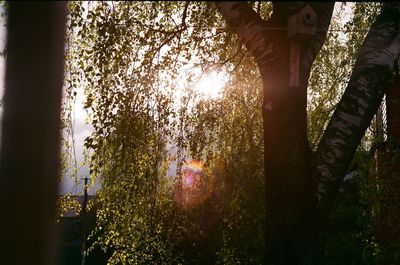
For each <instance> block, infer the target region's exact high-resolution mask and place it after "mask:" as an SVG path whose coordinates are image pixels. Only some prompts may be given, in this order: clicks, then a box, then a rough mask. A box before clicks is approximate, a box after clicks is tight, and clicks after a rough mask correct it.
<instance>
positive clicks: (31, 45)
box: [0, 1, 66, 265]
mask: <svg viewBox="0 0 400 265" xmlns="http://www.w3.org/2000/svg"><path fill="white" fill-rule="evenodd" d="M65 17H66V2H18V1H11V2H9V13H8V36H7V58H6V59H7V60H6V87H5V99H4V114H3V121H2V139H1V161H0V212H1V216H2V217H1V218H0V234H1V239H0V242H1V243H0V253H1V255H0V256H1V263H2V264H16V265H17V264H18V265H26V264H34V265H39V264H40V265H43V264H55V263H56V241H55V239H56V238H55V230H54V222H55V203H56V194H57V182H58V179H59V166H60V160H59V153H60V135H61V131H60V110H61V91H62V80H63V66H64V65H63V63H64V35H65Z"/></svg>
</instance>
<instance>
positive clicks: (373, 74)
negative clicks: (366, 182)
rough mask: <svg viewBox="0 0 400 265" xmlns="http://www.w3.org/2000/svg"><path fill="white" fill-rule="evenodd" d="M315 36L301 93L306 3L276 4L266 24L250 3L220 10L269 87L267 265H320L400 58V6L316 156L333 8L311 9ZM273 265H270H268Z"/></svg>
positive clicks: (370, 42) (366, 51)
mask: <svg viewBox="0 0 400 265" xmlns="http://www.w3.org/2000/svg"><path fill="white" fill-rule="evenodd" d="M310 5H311V7H312V8H313V10H314V11H315V12H316V14H317V22H316V23H317V30H316V32H317V33H316V35H315V36H313V37H312V38H310V39H303V40H300V41H299V43H298V45H299V47H300V54H299V56H300V69H299V72H300V77H299V86H298V87H291V86H290V85H289V75H290V71H289V67H290V66H289V62H290V40H289V39H288V38H287V37H286V36H287V31H286V28H287V20H288V17H289V16H290V15H292V14H294V13H295V12H297V11H298V10H299V8H301V7H302V6H304V3H299V2H297V3H293V2H292V3H274V6H273V14H272V16H271V18H270V19H269V20H268V21H264V20H263V19H261V18H260V16H259V15H258V14H257V13H256V12H254V11H253V10H252V9H251V8H250V6H249V5H248V4H246V3H243V2H216V6H217V8H218V10H219V11H220V13H221V14H222V16H223V17H224V18H225V19H226V21H227V23H228V25H229V27H230V28H231V29H232V30H233V31H234V32H235V33H236V34H237V35H238V37H239V39H240V41H242V42H243V43H244V44H245V45H246V48H247V49H248V50H249V51H250V53H251V54H252V56H253V57H254V59H255V61H256V62H257V65H258V68H259V71H260V74H261V78H262V80H263V90H264V103H263V109H262V112H263V118H264V148H265V177H266V185H267V186H266V214H267V216H266V220H267V223H266V234H265V239H266V258H267V262H269V263H270V264H321V263H322V254H323V248H322V246H323V244H322V243H323V240H322V239H323V233H324V230H323V228H324V227H323V224H324V222H325V220H326V218H327V217H328V214H329V210H330V207H331V205H332V203H333V200H334V199H335V196H336V193H337V190H338V187H339V185H340V183H341V182H342V179H343V176H344V174H345V171H346V169H347V167H348V165H349V163H350V162H351V159H352V156H353V154H354V152H355V150H356V147H357V146H358V144H359V142H360V140H361V137H362V136H363V134H364V132H365V130H366V129H367V127H368V125H369V123H370V121H371V119H372V116H373V115H374V114H375V112H376V110H377V108H378V106H379V104H380V102H381V100H382V97H383V94H384V93H385V89H386V87H387V84H388V81H389V79H390V77H391V72H392V69H393V63H394V60H395V59H397V58H398V56H399V47H400V46H399V36H398V34H399V29H398V26H399V18H400V14H399V5H398V4H385V5H384V8H383V10H382V14H381V15H380V16H379V17H378V18H377V20H376V22H375V23H374V24H373V26H372V27H371V30H370V33H369V34H368V36H367V37H366V39H365V41H364V44H363V46H362V48H361V50H360V52H359V56H358V59H357V63H356V65H355V68H354V71H353V74H352V77H351V80H350V82H349V85H348V87H347V89H346V93H345V95H344V96H343V98H342V100H341V102H340V103H339V104H338V106H337V110H336V112H335V113H334V115H333V117H332V120H331V122H330V123H329V125H328V128H327V130H326V132H325V134H324V136H323V138H322V140H321V143H320V145H319V147H318V150H317V154H316V156H315V158H314V157H312V155H311V151H310V147H309V143H308V138H307V123H306V116H307V113H306V104H307V83H308V77H309V75H310V69H311V65H312V63H313V61H314V59H315V57H316V55H317V53H318V51H319V50H320V48H321V47H322V44H323V41H324V39H325V36H326V32H327V30H328V27H329V24H330V19H331V16H332V11H333V6H334V4H333V3H332V2H331V3H328V2H325V3H311V4H310ZM269 263H267V264H269Z"/></svg>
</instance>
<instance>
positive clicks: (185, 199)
mask: <svg viewBox="0 0 400 265" xmlns="http://www.w3.org/2000/svg"><path fill="white" fill-rule="evenodd" d="M176 185H177V187H176V190H177V196H176V200H177V202H178V203H179V204H180V205H181V206H182V207H183V208H185V209H188V208H192V207H196V206H198V205H200V204H202V203H203V202H204V201H206V200H207V199H208V198H210V196H211V194H212V193H213V191H214V186H215V183H214V176H213V175H212V174H211V172H210V170H209V169H207V168H206V167H205V166H204V164H203V163H202V162H201V161H198V160H192V161H190V162H188V163H186V164H184V165H183V166H182V170H181V175H180V176H178V181H177V183H176Z"/></svg>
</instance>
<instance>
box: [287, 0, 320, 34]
mask: <svg viewBox="0 0 400 265" xmlns="http://www.w3.org/2000/svg"><path fill="white" fill-rule="evenodd" d="M316 31H317V14H316V13H315V11H314V10H313V8H312V7H311V6H310V5H309V4H307V5H305V6H303V7H302V8H301V9H300V10H298V11H297V12H296V13H294V14H293V15H291V16H290V17H289V18H288V23H287V37H288V38H292V39H297V40H301V39H304V38H309V37H312V36H314V35H315V34H316Z"/></svg>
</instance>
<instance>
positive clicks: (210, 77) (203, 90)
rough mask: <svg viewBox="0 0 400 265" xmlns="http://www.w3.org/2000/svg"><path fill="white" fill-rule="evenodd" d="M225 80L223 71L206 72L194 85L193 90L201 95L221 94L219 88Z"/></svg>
mask: <svg viewBox="0 0 400 265" xmlns="http://www.w3.org/2000/svg"><path fill="white" fill-rule="evenodd" d="M226 82H227V78H226V75H225V74H224V73H223V72H216V71H212V72H208V73H207V72H206V73H204V74H203V75H202V76H201V77H200V80H199V81H198V82H197V83H196V85H195V90H196V91H197V92H198V93H199V94H200V95H201V96H203V97H207V98H215V97H218V96H219V95H220V94H221V90H222V88H223V87H224V85H225V83H226Z"/></svg>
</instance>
